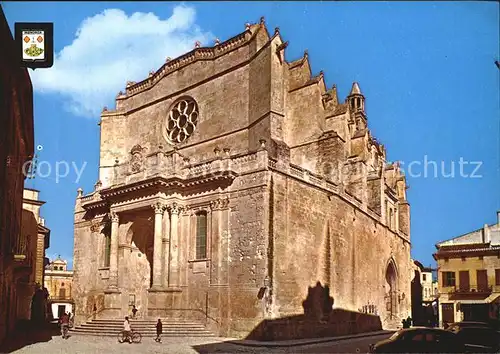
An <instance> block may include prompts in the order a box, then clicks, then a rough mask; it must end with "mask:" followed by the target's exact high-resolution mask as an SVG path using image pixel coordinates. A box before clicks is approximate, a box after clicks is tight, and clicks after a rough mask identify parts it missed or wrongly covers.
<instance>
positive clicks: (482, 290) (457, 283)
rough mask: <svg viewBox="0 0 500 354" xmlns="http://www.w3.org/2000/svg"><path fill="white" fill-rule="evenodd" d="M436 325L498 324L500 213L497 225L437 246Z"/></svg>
mask: <svg viewBox="0 0 500 354" xmlns="http://www.w3.org/2000/svg"><path fill="white" fill-rule="evenodd" d="M436 248H437V252H436V253H435V254H434V259H435V260H436V261H437V265H438V270H439V273H438V292H439V305H440V309H439V321H440V323H441V324H443V322H448V323H451V322H457V321H462V320H469V321H486V320H494V321H496V322H498V321H500V211H497V222H496V224H493V225H488V224H485V225H484V226H483V227H482V228H481V229H478V230H475V231H472V232H469V233H467V234H464V235H461V236H458V237H455V238H452V239H449V240H446V241H443V242H440V243H438V244H437V245H436Z"/></svg>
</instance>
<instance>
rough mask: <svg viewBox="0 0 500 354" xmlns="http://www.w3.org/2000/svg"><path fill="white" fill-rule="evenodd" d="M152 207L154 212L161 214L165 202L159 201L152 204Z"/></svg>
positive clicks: (164, 207)
mask: <svg viewBox="0 0 500 354" xmlns="http://www.w3.org/2000/svg"><path fill="white" fill-rule="evenodd" d="M152 207H153V210H154V211H155V214H163V212H164V211H165V209H166V206H165V204H163V203H160V202H158V203H155V204H153V205H152Z"/></svg>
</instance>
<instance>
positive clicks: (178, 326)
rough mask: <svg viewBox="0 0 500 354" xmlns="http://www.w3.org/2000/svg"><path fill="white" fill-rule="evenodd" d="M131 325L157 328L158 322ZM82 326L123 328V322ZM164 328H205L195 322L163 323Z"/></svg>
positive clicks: (133, 325) (133, 326)
mask: <svg viewBox="0 0 500 354" xmlns="http://www.w3.org/2000/svg"><path fill="white" fill-rule="evenodd" d="M130 326H131V327H132V328H156V324H154V323H153V324H135V323H131V324H130ZM80 327H99V328H122V327H123V324H122V323H82V324H81V325H80ZM163 328H186V329H189V328H205V326H203V325H202V324H199V323H193V324H171V325H165V324H164V325H163Z"/></svg>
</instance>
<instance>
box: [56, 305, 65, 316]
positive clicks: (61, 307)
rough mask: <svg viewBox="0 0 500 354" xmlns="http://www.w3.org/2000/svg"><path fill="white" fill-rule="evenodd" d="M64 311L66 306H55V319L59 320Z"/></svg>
mask: <svg viewBox="0 0 500 354" xmlns="http://www.w3.org/2000/svg"><path fill="white" fill-rule="evenodd" d="M65 310H66V306H64V305H58V306H57V318H61V317H62V315H63V314H64V312H65Z"/></svg>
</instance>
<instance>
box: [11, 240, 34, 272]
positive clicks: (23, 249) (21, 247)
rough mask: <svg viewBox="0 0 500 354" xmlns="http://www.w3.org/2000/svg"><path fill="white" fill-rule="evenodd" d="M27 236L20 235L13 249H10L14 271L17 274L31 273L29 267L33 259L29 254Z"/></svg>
mask: <svg viewBox="0 0 500 354" xmlns="http://www.w3.org/2000/svg"><path fill="white" fill-rule="evenodd" d="M29 241H30V240H29V237H28V236H27V235H23V234H20V235H19V236H18V237H17V239H16V242H15V243H14V247H13V249H12V254H13V258H14V262H15V263H14V264H15V269H16V271H17V272H31V266H32V263H33V259H32V257H31V255H30V253H29V250H30V242H29Z"/></svg>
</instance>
